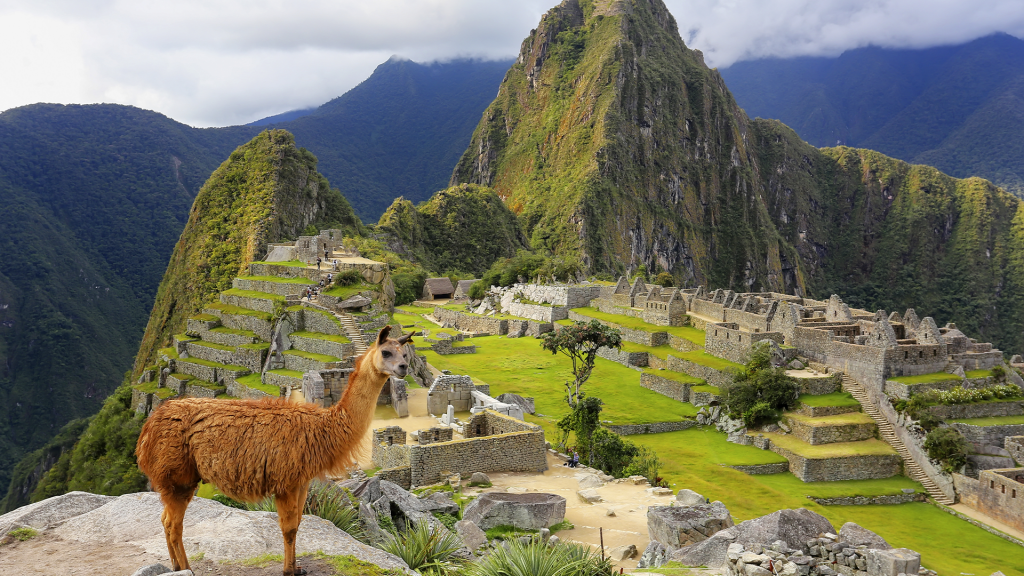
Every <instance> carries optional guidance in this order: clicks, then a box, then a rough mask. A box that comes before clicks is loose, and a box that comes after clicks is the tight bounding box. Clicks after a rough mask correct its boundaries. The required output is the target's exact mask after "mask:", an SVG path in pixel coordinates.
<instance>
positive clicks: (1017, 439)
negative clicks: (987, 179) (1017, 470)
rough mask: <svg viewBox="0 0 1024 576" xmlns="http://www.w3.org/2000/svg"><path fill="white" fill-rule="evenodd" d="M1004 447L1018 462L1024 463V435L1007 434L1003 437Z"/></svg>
mask: <svg viewBox="0 0 1024 576" xmlns="http://www.w3.org/2000/svg"><path fill="white" fill-rule="evenodd" d="M1003 447H1004V448H1006V451H1007V452H1009V453H1010V456H1013V459H1014V460H1016V461H1017V464H1024V436H1007V437H1006V438H1004V439H1003Z"/></svg>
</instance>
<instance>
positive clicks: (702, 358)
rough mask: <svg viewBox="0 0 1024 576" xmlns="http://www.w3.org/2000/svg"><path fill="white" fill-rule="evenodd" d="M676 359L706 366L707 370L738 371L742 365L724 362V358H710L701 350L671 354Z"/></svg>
mask: <svg viewBox="0 0 1024 576" xmlns="http://www.w3.org/2000/svg"><path fill="white" fill-rule="evenodd" d="M672 355H673V356H675V357H676V358H680V359H682V360H688V361H690V362H693V363H694V364H700V365H701V366H707V367H708V368H714V369H715V370H735V371H739V370H742V369H743V364H737V363H735V362H731V361H729V360H726V359H725V358H719V357H718V356H712V355H711V354H708V353H707V352H705V351H703V350H694V351H692V352H676V353H674V354H672Z"/></svg>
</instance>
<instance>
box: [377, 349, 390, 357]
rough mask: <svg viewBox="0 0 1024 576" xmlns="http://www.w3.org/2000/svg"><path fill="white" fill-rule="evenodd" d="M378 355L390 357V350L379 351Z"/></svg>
mask: <svg viewBox="0 0 1024 576" xmlns="http://www.w3.org/2000/svg"><path fill="white" fill-rule="evenodd" d="M380 355H381V356H383V357H385V358H391V352H388V351H387V350H385V351H383V352H381V353H380Z"/></svg>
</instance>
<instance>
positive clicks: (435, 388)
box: [427, 375, 490, 416]
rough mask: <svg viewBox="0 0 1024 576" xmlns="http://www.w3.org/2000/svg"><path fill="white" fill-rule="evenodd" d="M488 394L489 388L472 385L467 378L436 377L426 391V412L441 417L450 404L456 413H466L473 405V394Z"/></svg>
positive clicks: (453, 376) (470, 379) (470, 380)
mask: <svg viewBox="0 0 1024 576" xmlns="http://www.w3.org/2000/svg"><path fill="white" fill-rule="evenodd" d="M474 391H477V392H483V393H484V394H489V393H490V386H488V385H486V384H484V385H476V384H473V379H472V378H470V377H469V376H455V375H443V376H438V377H437V378H436V379H435V380H434V383H433V384H431V385H430V390H428V391H427V412H428V413H430V414H434V415H438V416H439V415H441V414H444V413H445V412H447V411H448V405H449V404H451V405H452V407H454V408H455V411H456V412H466V411H468V410H469V408H470V407H471V406H472V405H473V392H474Z"/></svg>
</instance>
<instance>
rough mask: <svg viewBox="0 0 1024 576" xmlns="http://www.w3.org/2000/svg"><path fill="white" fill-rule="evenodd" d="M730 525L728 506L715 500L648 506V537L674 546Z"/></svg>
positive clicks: (704, 537) (702, 537)
mask: <svg viewBox="0 0 1024 576" xmlns="http://www.w3.org/2000/svg"><path fill="white" fill-rule="evenodd" d="M732 525H733V521H732V516H731V515H730V514H729V510H728V509H727V508H726V507H725V505H724V504H722V503H721V502H717V501H716V502H713V503H711V504H699V505H697V506H651V507H650V508H648V509H647V531H648V534H649V535H650V537H651V539H652V540H657V541H658V542H661V543H662V544H665V545H666V546H671V547H673V548H682V547H683V546H689V545H690V544H694V543H697V542H701V541H703V540H706V539H707V538H708V537H710V536H713V535H714V534H715V533H716V532H718V531H720V530H723V529H725V528H729V527H731V526H732Z"/></svg>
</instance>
